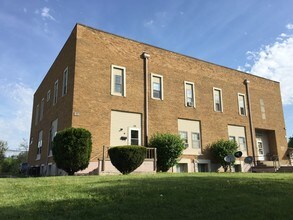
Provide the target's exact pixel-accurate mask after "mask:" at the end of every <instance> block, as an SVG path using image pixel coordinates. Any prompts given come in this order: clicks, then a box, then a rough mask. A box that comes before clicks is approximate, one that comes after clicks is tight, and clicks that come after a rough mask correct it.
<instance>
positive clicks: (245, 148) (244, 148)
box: [238, 136, 247, 151]
mask: <svg viewBox="0 0 293 220" xmlns="http://www.w3.org/2000/svg"><path fill="white" fill-rule="evenodd" d="M240 139H242V140H243V144H244V146H243V148H241V146H240ZM238 145H239V150H241V151H247V146H246V138H245V137H242V136H239V137H238Z"/></svg>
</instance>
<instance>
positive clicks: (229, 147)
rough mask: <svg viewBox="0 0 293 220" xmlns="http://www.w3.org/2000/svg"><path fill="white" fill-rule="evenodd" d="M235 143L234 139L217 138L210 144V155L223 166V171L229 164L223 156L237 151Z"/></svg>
mask: <svg viewBox="0 0 293 220" xmlns="http://www.w3.org/2000/svg"><path fill="white" fill-rule="evenodd" d="M237 148H238V146H237V143H236V142H235V141H230V140H223V139H221V140H219V141H216V142H214V143H212V144H211V145H210V150H211V152H212V155H213V157H214V159H215V161H216V162H218V163H220V164H221V166H222V167H223V168H224V171H225V172H226V171H227V169H228V166H229V163H227V162H226V161H225V160H224V158H225V157H226V156H227V155H229V154H232V155H234V153H235V152H236V151H237Z"/></svg>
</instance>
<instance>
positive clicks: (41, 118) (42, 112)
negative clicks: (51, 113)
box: [40, 98, 45, 121]
mask: <svg viewBox="0 0 293 220" xmlns="http://www.w3.org/2000/svg"><path fill="white" fill-rule="evenodd" d="M44 102H45V99H44V98H42V101H41V111H40V121H42V120H43V117H44Z"/></svg>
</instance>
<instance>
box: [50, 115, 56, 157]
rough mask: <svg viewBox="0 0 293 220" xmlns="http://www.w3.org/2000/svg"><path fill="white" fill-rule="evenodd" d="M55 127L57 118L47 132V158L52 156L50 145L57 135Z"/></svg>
mask: <svg viewBox="0 0 293 220" xmlns="http://www.w3.org/2000/svg"><path fill="white" fill-rule="evenodd" d="M57 127H58V118H57V119H56V120H54V121H53V122H52V123H51V129H50V131H49V150H48V155H49V157H50V156H52V144H53V140H54V137H55V136H56V134H57Z"/></svg>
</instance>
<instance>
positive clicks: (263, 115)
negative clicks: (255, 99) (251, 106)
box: [260, 99, 266, 119]
mask: <svg viewBox="0 0 293 220" xmlns="http://www.w3.org/2000/svg"><path fill="white" fill-rule="evenodd" d="M260 112H261V118H262V119H266V110H265V103H264V100H263V99H260Z"/></svg>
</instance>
